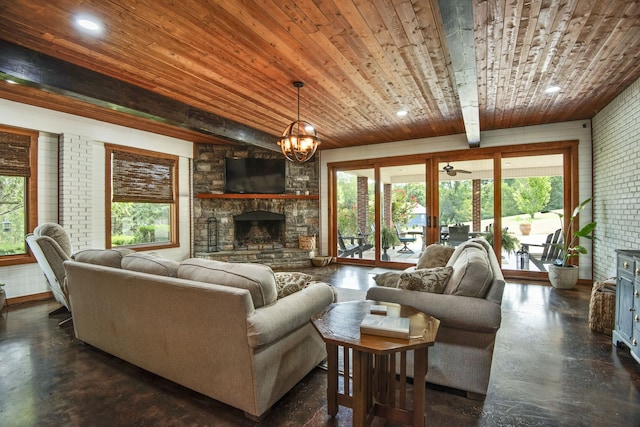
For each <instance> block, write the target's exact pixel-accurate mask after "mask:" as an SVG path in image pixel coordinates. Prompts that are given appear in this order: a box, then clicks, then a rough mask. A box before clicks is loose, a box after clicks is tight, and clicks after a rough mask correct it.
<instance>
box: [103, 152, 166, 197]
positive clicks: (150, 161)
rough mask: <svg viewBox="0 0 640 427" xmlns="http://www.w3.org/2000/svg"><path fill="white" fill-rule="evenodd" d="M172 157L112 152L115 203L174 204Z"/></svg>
mask: <svg viewBox="0 0 640 427" xmlns="http://www.w3.org/2000/svg"><path fill="white" fill-rule="evenodd" d="M175 163H176V161H175V160H174V159H166V158H162V157H152V156H146V155H143V154H136V153H129V152H125V151H116V150H114V151H113V156H112V172H111V174H112V178H111V179H112V192H113V201H114V202H138V203H173V202H174V194H173V188H174V185H173V179H174V170H175Z"/></svg>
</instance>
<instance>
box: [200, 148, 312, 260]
mask: <svg viewBox="0 0 640 427" xmlns="http://www.w3.org/2000/svg"><path fill="white" fill-rule="evenodd" d="M278 156H282V154H281V153H279V152H272V151H267V150H264V149H261V148H258V147H247V146H235V145H222V144H196V153H195V157H194V173H193V190H194V192H195V197H194V200H193V249H192V250H193V253H194V256H196V257H199V258H206V259H216V260H220V261H229V262H257V263H263V264H268V265H270V266H272V267H274V268H275V267H277V268H281V267H282V268H290V267H294V266H309V265H310V264H311V261H310V259H309V257H310V256H311V254H310V251H309V250H303V249H301V248H300V247H299V238H300V236H314V235H319V229H320V203H319V198H318V193H319V189H320V185H319V175H320V174H319V170H318V162H317V161H315V160H314V161H310V162H307V163H303V164H299V163H293V162H287V163H286V174H285V175H286V176H285V193H284V194H225V193H224V189H225V175H224V165H225V159H226V158H230V157H233V158H245V157H262V158H276V157H278Z"/></svg>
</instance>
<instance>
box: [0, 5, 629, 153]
mask: <svg viewBox="0 0 640 427" xmlns="http://www.w3.org/2000/svg"><path fill="white" fill-rule="evenodd" d="M444 1H446V0H444ZM456 7H459V8H462V9H461V10H462V11H464V8H465V7H467V8H470V9H471V10H472V13H473V32H467V33H468V34H473V37H471V36H464V35H463V36H462V37H460V38H459V41H460V40H462V44H460V43H455V44H451V45H449V44H448V43H447V36H449V34H448V32H449V31H450V30H451V27H450V26H449V24H446V23H443V19H442V17H441V12H440V7H439V5H438V1H437V0H424V1H417V0H412V1H410V0H373V1H357V0H353V1H349V0H296V1H293V0H263V1H255V2H254V1H238V0H226V1H225V0H223V1H207V0H182V1H180V2H175V1H170V0H110V1H104V0H56V1H52V2H45V1H34V0H11V1H3V2H0V16H2V21H1V22H0V39H2V40H4V41H6V42H9V43H11V44H15V45H19V46H22V47H24V48H27V49H29V50H32V51H35V52H40V53H43V54H45V55H48V56H51V57H54V58H58V59H60V60H63V61H66V62H69V63H72V64H76V65H78V66H81V67H84V68H86V69H88V70H92V71H94V72H97V73H101V74H104V75H106V76H109V77H111V78H114V79H118V80H121V81H123V82H126V83H129V84H132V85H134V86H137V87H139V88H142V89H144V90H146V91H150V92H151V93H153V94H157V95H161V96H165V97H168V98H170V99H172V100H175V101H177V102H179V103H182V104H185V105H187V106H190V107H193V109H194V110H195V111H201V112H203V114H204V115H203V116H202V117H207V114H210V115H213V116H219V117H220V118H221V119H225V120H227V121H226V122H224V123H226V124H225V125H226V126H230V127H233V126H235V124H241V125H243V126H245V127H250V128H252V129H255V130H256V131H257V132H258V133H265V134H269V135H273V137H274V142H275V140H276V139H277V136H278V135H280V134H281V132H282V131H283V130H284V128H285V127H286V126H287V125H288V124H289V123H290V122H291V121H292V120H294V119H295V118H296V115H297V110H296V107H297V102H296V89H295V88H294V87H293V85H292V82H293V81H295V80H299V81H303V82H304V83H305V86H304V88H303V89H302V90H301V101H300V107H301V113H300V114H301V118H302V119H303V120H307V121H309V122H311V123H313V124H314V125H315V127H316V128H317V130H318V132H319V135H320V138H321V140H322V145H321V149H329V148H337V147H348V146H358V145H364V144H372V143H381V142H389V141H398V140H407V139H413V138H422V137H432V136H440V135H448V134H455V133H464V132H465V121H464V120H467V128H468V127H469V125H471V124H472V123H471V122H469V121H468V119H466V117H465V118H464V120H463V113H462V111H463V108H465V107H468V106H469V104H468V102H469V101H468V100H467V97H466V95H465V93H463V92H462V91H461V90H460V83H461V82H457V83H456V81H455V79H456V75H457V73H456V67H457V65H456V64H457V63H460V61H459V59H460V55H466V56H468V53H467V52H470V51H471V52H473V51H475V60H473V58H471V63H472V64H473V62H474V61H475V68H476V69H475V72H476V75H475V76H474V77H473V79H472V80H471V82H472V86H475V87H476V88H477V105H476V107H475V108H476V112H477V117H479V129H480V131H485V130H491V129H501V128H510V127H517V126H526V125H535V124H543V123H551V122H559V121H566V120H578V119H587V118H591V117H593V116H594V114H595V113H596V112H597V111H598V110H600V109H602V108H603V107H604V106H605V105H606V104H607V103H609V102H610V101H611V100H612V99H613V98H614V97H615V96H616V95H618V94H619V93H620V92H621V91H622V90H623V89H625V88H626V87H627V86H629V85H630V84H631V83H632V82H633V81H634V80H636V79H638V78H640V60H639V56H640V2H638V1H628V0H608V1H598V0H557V1H552V0H544V1H543V0H492V1H488V0H486V1H482V0H474V1H471V0H456ZM81 15H85V16H90V17H93V18H96V19H98V20H99V21H101V22H102V26H103V28H102V31H101V32H100V33H98V34H93V35H91V34H87V33H86V32H83V31H81V30H80V29H79V28H78V26H77V25H76V24H75V23H74V19H75V18H76V17H78V16H81ZM448 21H452V20H451V19H448ZM454 21H455V20H454ZM460 30H461V31H462V30H464V28H461V29H460ZM445 34H446V35H445ZM465 42H466V45H465ZM470 48H471V49H470ZM465 59H466V60H467V62H469V61H468V60H469V58H467V57H465ZM467 65H468V64H467ZM25 68H26V67H23V68H22V69H20V67H16V69H12V70H3V69H0V77H2V78H4V79H10V78H11V77H16V78H19V79H20V78H21V79H22V80H21V82H23V83H28V82H29V81H30V78H31V77H30V76H29V72H31V73H33V72H34V71H33V70H30V71H29V70H26V69H25ZM21 73H23V74H21ZM40 73H42V74H45V73H46V70H41V71H40ZM16 74H18V75H16ZM85 83H87V82H85ZM464 83H465V84H466V85H467V88H466V89H465V91H466V92H468V83H469V82H468V81H467V82H464ZM551 85H558V86H559V87H560V91H559V92H556V93H553V94H547V93H545V89H546V88H547V87H549V86H551ZM30 86H33V85H28V84H25V85H9V84H6V83H2V84H0V97H3V98H7V99H12V100H17V101H20V102H26V103H31V104H34V105H40V106H45V107H47V108H53V109H57V110H62V111H66V112H71V113H75V114H80V115H84V116H89V117H94V118H98V119H100V120H106V121H110V122H114V123H120V124H123V125H125V126H130V127H135V128H140V129H145V130H152V131H155V132H158V133H162V134H167V135H172V136H177V137H182V138H186V139H189V140H193V141H196V142H208V141H216V140H218V139H217V138H216V137H215V135H214V136H212V134H211V132H201V131H199V130H198V129H196V128H193V127H192V128H185V126H182V127H181V126H176V125H175V124H174V123H171V122H170V121H168V120H165V121H164V122H163V121H160V122H157V121H154V120H152V119H150V118H149V117H140V116H139V115H131V114H129V113H128V112H127V111H124V112H123V111H120V110H121V109H118V108H115V107H114V106H109V105H94V104H91V103H88V102H85V101H82V100H81V99H80V100H79V99H77V98H68V97H67V96H64V93H63V94H56V93H52V91H41V90H39V89H37V88H34V87H30ZM85 86H86V85H85ZM53 92H55V91H53ZM471 92H473V90H472V91H471ZM110 107H111V108H110ZM116 107H117V106H116ZM114 108H115V110H114ZM399 110H406V111H408V114H407V115H406V116H404V117H399V116H397V115H396V112H397V111H399ZM480 143H481V142H480Z"/></svg>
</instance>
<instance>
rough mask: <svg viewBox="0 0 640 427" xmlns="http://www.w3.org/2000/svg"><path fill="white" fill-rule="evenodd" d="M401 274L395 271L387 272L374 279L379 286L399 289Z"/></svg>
mask: <svg viewBox="0 0 640 427" xmlns="http://www.w3.org/2000/svg"><path fill="white" fill-rule="evenodd" d="M400 274H401V273H396V272H395V271H386V272H384V273H381V274H378V275H377V276H375V277H374V278H373V280H374V281H375V282H376V285H378V286H385V287H387V288H397V287H398V281H399V280H400Z"/></svg>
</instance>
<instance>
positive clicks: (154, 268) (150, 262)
mask: <svg viewBox="0 0 640 427" xmlns="http://www.w3.org/2000/svg"><path fill="white" fill-rule="evenodd" d="M120 265H121V266H122V268H123V269H125V270H132V271H139V272H141V273H149V274H156V275H158V276H167V277H178V265H180V263H178V262H177V261H173V260H170V259H166V258H163V257H161V256H159V255H158V254H155V253H147V254H143V253H137V252H136V253H133V254H129V255H125V256H124V257H123V258H122V262H121V264H120Z"/></svg>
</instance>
